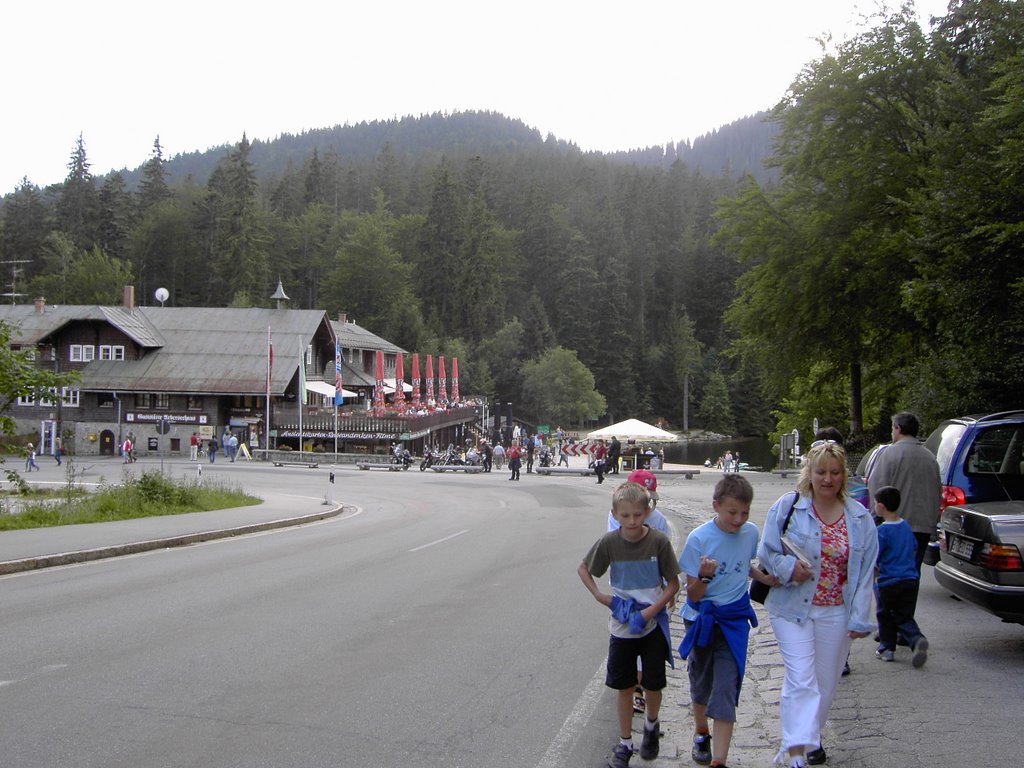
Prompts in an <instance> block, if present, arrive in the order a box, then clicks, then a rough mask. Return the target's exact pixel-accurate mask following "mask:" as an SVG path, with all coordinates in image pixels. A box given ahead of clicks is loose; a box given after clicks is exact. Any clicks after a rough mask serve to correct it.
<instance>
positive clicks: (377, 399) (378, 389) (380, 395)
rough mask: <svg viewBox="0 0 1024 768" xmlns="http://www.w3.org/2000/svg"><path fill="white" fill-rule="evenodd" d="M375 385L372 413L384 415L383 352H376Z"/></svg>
mask: <svg viewBox="0 0 1024 768" xmlns="http://www.w3.org/2000/svg"><path fill="white" fill-rule="evenodd" d="M376 368H377V371H376V374H377V375H376V384H375V386H374V388H373V413H374V415H375V416H383V415H384V351H383V350H380V349H378V350H377V366H376Z"/></svg>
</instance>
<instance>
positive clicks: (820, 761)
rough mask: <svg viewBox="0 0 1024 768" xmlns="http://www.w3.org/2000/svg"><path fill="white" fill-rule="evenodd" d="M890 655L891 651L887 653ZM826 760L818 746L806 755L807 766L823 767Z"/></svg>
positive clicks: (823, 750)
mask: <svg viewBox="0 0 1024 768" xmlns="http://www.w3.org/2000/svg"><path fill="white" fill-rule="evenodd" d="M889 653H892V651H889ZM826 760H828V756H827V755H826V754H825V748H824V747H822V746H821V744H819V745H818V748H817V749H812V750H811V751H810V752H808V753H807V764H808V765H824V764H825V761H826Z"/></svg>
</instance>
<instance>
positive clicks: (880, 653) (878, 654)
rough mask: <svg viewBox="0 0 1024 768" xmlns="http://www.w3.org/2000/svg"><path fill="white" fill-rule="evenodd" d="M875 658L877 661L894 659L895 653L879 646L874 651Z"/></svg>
mask: <svg viewBox="0 0 1024 768" xmlns="http://www.w3.org/2000/svg"><path fill="white" fill-rule="evenodd" d="M875 658H876V659H878V660H879V661H896V653H895V652H894V651H892V650H890V649H889V648H879V649H878V650H877V651H875Z"/></svg>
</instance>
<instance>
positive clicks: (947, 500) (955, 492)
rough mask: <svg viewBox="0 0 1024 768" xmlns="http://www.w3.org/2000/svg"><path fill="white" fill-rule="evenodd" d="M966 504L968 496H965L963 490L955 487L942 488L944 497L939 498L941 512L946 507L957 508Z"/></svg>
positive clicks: (945, 486) (946, 486)
mask: <svg viewBox="0 0 1024 768" xmlns="http://www.w3.org/2000/svg"><path fill="white" fill-rule="evenodd" d="M966 503H967V496H965V495H964V491H963V489H962V488H957V487H956V486H955V485H944V486H942V496H941V497H940V498H939V512H941V511H942V510H944V509H945V508H946V507H956V506H959V505H960V504H966Z"/></svg>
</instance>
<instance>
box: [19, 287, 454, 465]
mask: <svg viewBox="0 0 1024 768" xmlns="http://www.w3.org/2000/svg"><path fill="white" fill-rule="evenodd" d="M0 322H4V323H6V324H7V325H8V326H9V327H10V328H11V331H12V334H11V343H12V346H14V347H15V348H19V349H26V350H31V351H32V352H33V354H34V355H35V359H36V364H37V365H39V366H40V367H49V368H50V369H51V370H53V371H57V372H65V371H77V373H78V381H77V382H76V384H75V385H74V386H73V387H68V388H66V389H65V390H64V391H63V392H61V393H56V392H53V393H49V394H44V393H40V394H37V395H35V396H26V397H21V398H19V399H18V400H17V402H15V403H13V404H11V407H10V413H11V415H12V416H13V417H14V419H15V422H16V424H17V428H18V433H19V434H21V435H26V434H31V435H36V436H37V437H38V440H39V443H38V446H39V447H38V450H39V451H40V452H41V453H51V452H52V450H53V446H54V444H55V443H54V441H55V439H56V438H57V437H58V436H59V437H60V438H61V440H62V441H63V445H64V450H65V451H66V452H69V453H75V454H80V455H82V454H114V453H116V452H117V450H118V446H119V445H120V444H121V442H122V440H123V439H124V437H125V436H127V435H128V434H129V433H131V435H132V436H133V437H134V443H135V445H136V448H137V449H138V450H140V451H141V452H142V453H146V452H161V453H167V454H171V455H173V454H187V453H188V451H189V440H190V437H191V435H192V434H193V433H194V432H195V433H198V434H199V435H200V436H201V437H202V438H203V439H204V440H207V441H208V440H210V439H213V438H219V437H220V436H221V435H222V434H223V432H224V430H229V431H231V432H232V433H234V434H235V435H237V437H238V438H239V440H240V442H243V443H245V444H247V445H248V446H250V447H251V448H253V449H257V450H259V449H265V448H276V447H284V446H287V447H289V448H291V449H293V450H294V449H298V448H299V447H300V443H301V447H302V448H303V449H305V450H311V449H316V450H334V446H335V445H337V446H338V450H339V451H340V452H367V451H369V452H374V451H378V452H379V451H381V450H386V447H387V445H388V444H390V442H391V441H393V440H398V439H405V440H408V441H416V440H423V439H424V438H426V437H428V436H430V435H431V434H432V433H433V432H435V431H436V432H438V433H439V435H440V434H441V433H443V434H444V436H445V437H446V438H447V437H449V436H453V435H454V434H455V432H454V431H453V430H458V431H459V433H460V434H461V429H462V427H463V426H464V425H466V424H467V423H468V422H471V421H472V420H473V416H474V411H473V409H471V408H455V409H451V410H448V411H446V412H445V413H444V414H442V415H438V414H430V415H429V416H415V415H412V416H409V415H406V416H403V417H401V418H399V417H397V415H393V416H392V418H373V417H372V416H371V415H370V413H369V411H368V406H369V404H370V400H371V398H372V394H373V388H374V386H375V384H376V381H375V371H374V361H375V358H376V355H377V352H378V351H381V352H383V355H384V366H385V376H386V377H387V378H388V379H389V380H390V382H389V383H390V384H391V387H390V388H389V389H391V391H393V388H394V386H395V385H396V382H395V380H394V376H395V361H396V357H397V356H398V355H400V354H403V353H404V350H402V349H400V348H399V347H397V346H395V345H394V344H392V343H390V342H388V341H386V340H384V339H382V338H380V337H379V336H376V335H374V334H373V333H370V332H369V331H367V330H366V329H364V328H360V327H359V326H358V325H356V324H355V323H354V322H350V321H348V319H347V318H346V317H345V316H341V317H339V318H338V320H337V321H332V320H331V319H330V318H329V317H328V316H327V314H326V313H325V312H324V311H322V310H296V309H260V308H242V309H234V308H211V307H162V306H160V307H140V306H136V304H135V295H134V289H133V288H132V287H131V286H128V287H126V288H125V292H124V301H123V303H122V305H121V306H117V307H104V306H72V305H69V306H55V305H47V304H46V302H45V301H44V300H43V299H37V300H36V301H35V303H34V304H33V305H0ZM336 343H337V344H338V345H339V346H340V349H341V355H342V360H343V364H342V371H343V382H344V389H345V393H344V394H345V400H344V401H343V403H344V407H342V408H340V409H336V408H335V405H334V392H335V349H336ZM403 384H404V382H403ZM404 386H405V388H406V389H408V385H404ZM300 388H301V389H302V391H301V392H300ZM268 419H269V424H268ZM336 425H337V426H336ZM268 427H269V428H268ZM449 432H450V433H451V435H449Z"/></svg>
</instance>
